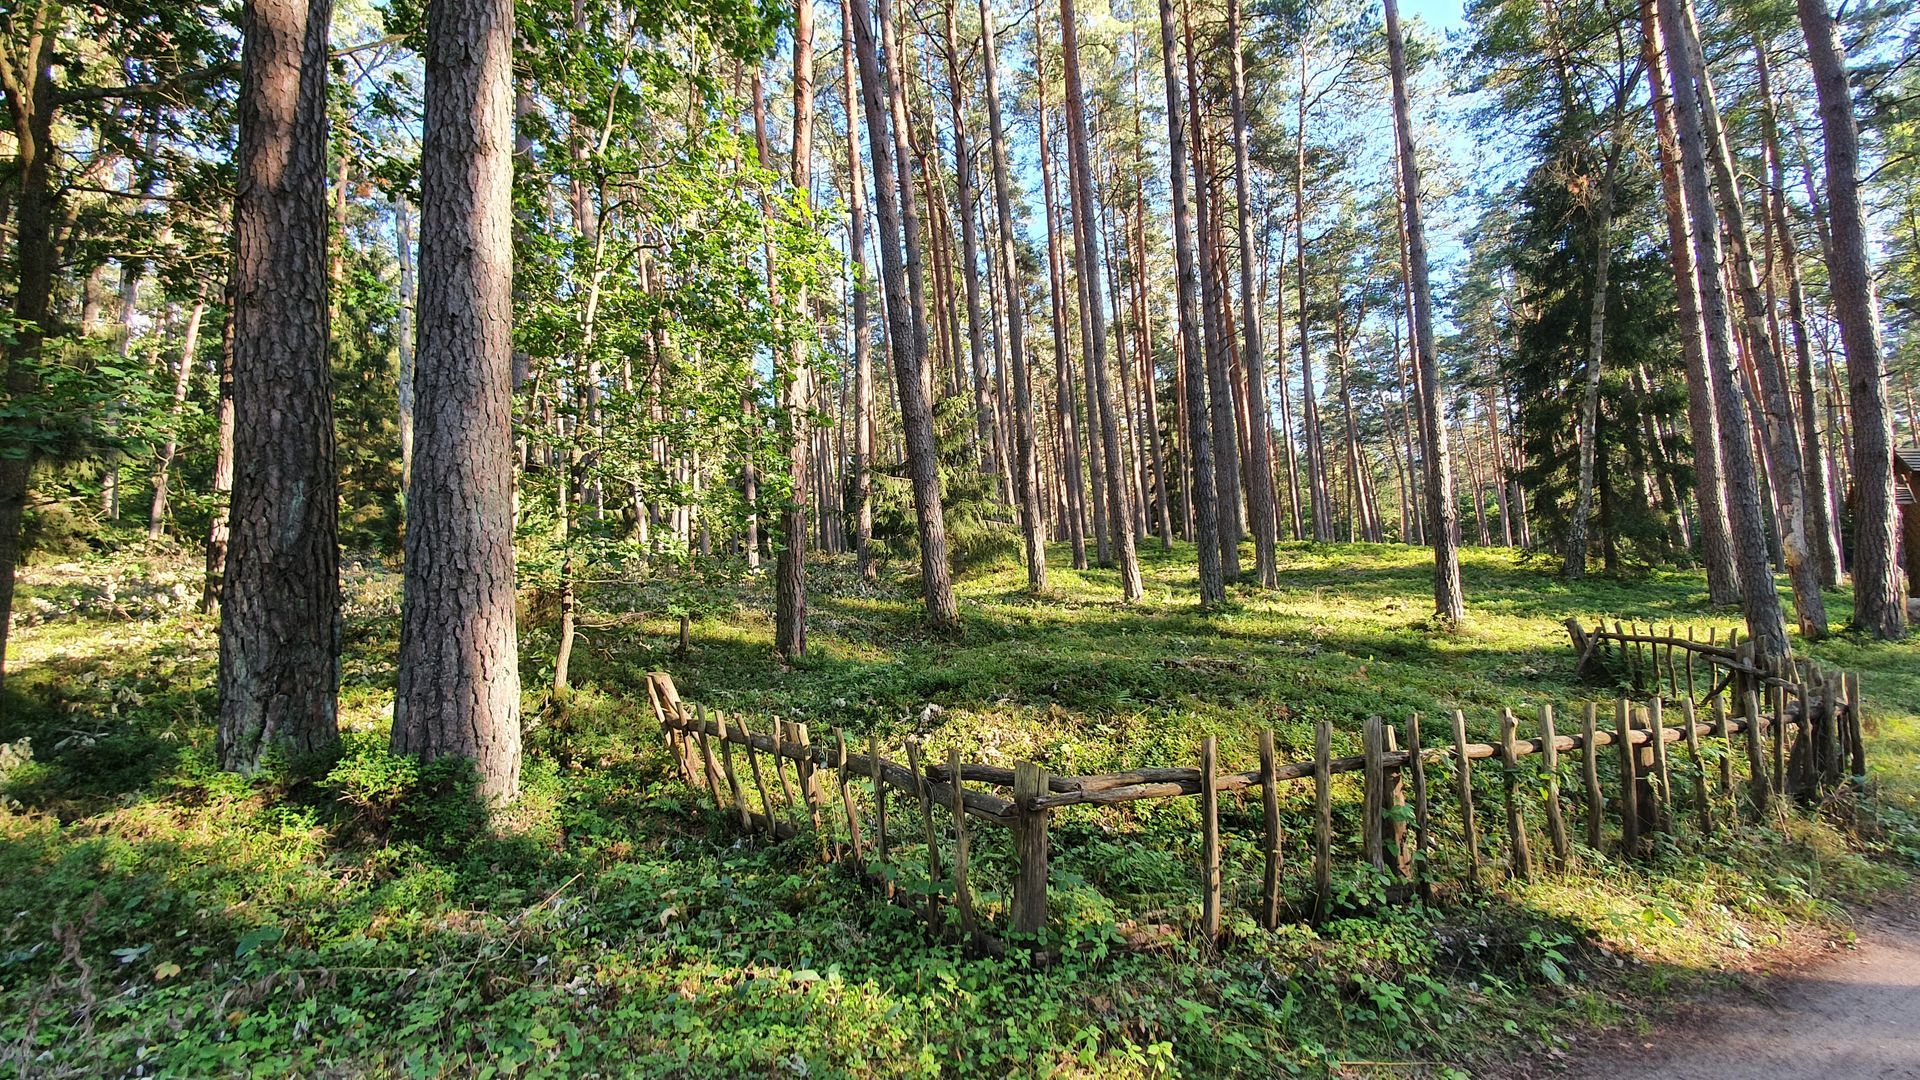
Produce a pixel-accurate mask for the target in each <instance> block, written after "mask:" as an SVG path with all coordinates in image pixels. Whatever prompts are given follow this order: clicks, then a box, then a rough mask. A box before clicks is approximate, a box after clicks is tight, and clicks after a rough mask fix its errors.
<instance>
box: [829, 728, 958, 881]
mask: <svg viewBox="0 0 1920 1080" xmlns="http://www.w3.org/2000/svg"><path fill="white" fill-rule="evenodd" d="M833 775H834V777H835V779H836V780H837V781H838V782H839V784H840V808H841V809H843V810H845V811H846V813H847V847H848V854H850V855H851V856H852V857H853V861H854V862H856V863H858V862H859V861H860V848H861V847H862V840H863V839H864V838H863V837H862V836H861V835H860V809H859V807H857V806H855V805H854V801H853V788H851V787H849V786H847V733H846V732H844V731H841V730H840V729H839V728H834V729H833ZM959 783H960V780H959V776H958V774H956V775H955V777H954V784H955V785H956V786H957V785H958V784H959Z"/></svg>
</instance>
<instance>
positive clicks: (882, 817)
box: [867, 734, 893, 893]
mask: <svg viewBox="0 0 1920 1080" xmlns="http://www.w3.org/2000/svg"><path fill="white" fill-rule="evenodd" d="M867 765H868V767H869V768H870V769H871V770H872V777H871V779H872V781H873V843H874V847H875V852H876V854H878V855H879V856H880V864H881V865H882V866H889V865H891V864H892V862H893V856H892V854H891V853H890V852H889V851H888V850H887V782H886V780H885V778H883V777H882V776H881V774H880V736H878V735H874V734H868V736H867ZM887 891H888V892H889V893H891V892H892V891H893V883H892V882H891V881H889V882H888V883H887Z"/></svg>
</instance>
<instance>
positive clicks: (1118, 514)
mask: <svg viewBox="0 0 1920 1080" xmlns="http://www.w3.org/2000/svg"><path fill="white" fill-rule="evenodd" d="M1060 39H1061V48H1062V66H1063V67H1064V68H1065V70H1066V83H1067V174H1068V177H1069V179H1070V180H1071V181H1072V183H1071V185H1070V194H1071V198H1072V205H1073V233H1074V245H1073V248H1074V255H1075V258H1076V261H1077V262H1078V263H1079V267H1078V269H1079V277H1080V280H1081V284H1082V290H1081V291H1082V293H1083V300H1084V302H1085V304H1086V307H1087V317H1088V320H1089V329H1090V333H1089V335H1088V341H1087V342H1086V343H1085V344H1086V346H1087V358H1088V362H1089V363H1090V364H1091V366H1092V368H1091V372H1090V382H1091V384H1092V385H1091V386H1090V387H1089V389H1090V390H1091V395H1090V397H1089V400H1092V401H1095V402H1096V403H1097V404H1098V410H1097V411H1098V413H1099V417H1098V423H1099V425H1100V450H1101V455H1102V457H1103V459H1104V460H1105V463H1106V470H1105V471H1106V489H1107V500H1106V502H1107V506H1106V509H1107V533H1108V538H1109V540H1110V541H1111V542H1112V544H1113V550H1114V555H1115V557H1116V559H1117V560H1118V562H1119V569H1120V594H1121V596H1122V597H1124V598H1125V599H1126V600H1127V601H1128V602H1132V601H1135V600H1138V599H1140V598H1141V597H1142V596H1143V595H1145V587H1144V584H1143V582H1142V581H1141V577H1140V555H1139V552H1138V550H1137V548H1136V547H1135V544H1134V533H1133V508H1132V501H1133V500H1132V493H1131V492H1129V491H1128V490H1127V489H1128V487H1129V486H1130V484H1129V482H1128V480H1127V467H1126V454H1125V450H1124V449H1123V447H1122V444H1121V442H1120V422H1119V418H1118V416H1117V412H1118V410H1117V409H1116V407H1115V405H1114V400H1113V383H1112V380H1111V379H1109V378H1108V375H1107V303H1106V287H1105V284H1104V282H1103V281H1102V273H1103V268H1102V267H1101V265H1100V226H1099V211H1098V210H1097V209H1096V204H1095V203H1094V200H1093V165H1092V162H1091V161H1090V160H1089V158H1090V157H1091V154H1092V140H1091V139H1090V138H1089V137H1088V133H1087V102H1086V95H1085V93H1084V92H1083V91H1082V89H1081V86H1080V54H1079V47H1080V46H1079V42H1080V34H1079V29H1078V27H1076V26H1075V19H1074V10H1073V0H1060ZM1094 422H1095V421H1094V418H1093V417H1091V416H1090V417H1088V423H1089V424H1091V423H1094Z"/></svg>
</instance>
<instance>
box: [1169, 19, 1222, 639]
mask: <svg viewBox="0 0 1920 1080" xmlns="http://www.w3.org/2000/svg"><path fill="white" fill-rule="evenodd" d="M1176 46H1177V42H1176V38H1175V36H1174V20H1173V0H1160V62H1161V66H1162V67H1163V69H1164V72H1165V76H1166V84H1167V151H1168V157H1169V159H1170V160H1171V163H1172V167H1171V168H1170V169H1169V170H1168V183H1169V191H1170V196H1171V201H1172V203H1173V252H1174V266H1175V272H1176V273H1177V274H1178V275H1179V279H1178V281H1177V283H1176V289H1175V292H1176V301H1177V303H1178V305H1179V312H1180V343H1181V366H1182V374H1183V379H1184V381H1185V384H1186V385H1185V386H1184V387H1183V388H1182V397H1183V399H1184V401H1183V404H1184V406H1185V411H1186V419H1187V432H1188V434H1187V445H1186V446H1185V447H1184V448H1183V449H1185V450H1186V452H1187V453H1186V456H1187V458H1188V461H1187V477H1186V483H1185V484H1184V485H1182V486H1183V487H1185V488H1187V490H1188V491H1189V492H1191V501H1192V503H1193V519H1194V528H1193V546H1194V553H1195V556H1196V558H1197V559H1198V561H1199V576H1200V606H1201V607H1203V608H1205V607H1212V606H1214V605H1216V604H1220V603H1222V602H1224V601H1225V600H1226V598H1227V589H1226V578H1225V575H1224V574H1223V573H1222V571H1221V565H1220V525H1219V517H1218V509H1217V507H1216V505H1215V502H1216V497H1215V491H1214V484H1213V436H1212V434H1211V433H1210V431H1209V428H1210V427H1211V421H1210V419H1209V418H1208V415H1207V376H1206V361H1205V359H1204V357H1203V354H1202V353H1201V346H1200V311H1199V308H1200V303H1199V296H1198V293H1199V291H1200V275H1199V271H1198V269H1197V268H1196V267H1195V265H1194V263H1195V257H1194V243H1193V216H1192V213H1193V212H1192V210H1191V209H1189V207H1188V205H1187V178H1186V168H1187V136H1186V123H1185V120H1186V109H1185V107H1184V105H1183V103H1182V101H1181V97H1182V94H1181V87H1180V77H1179V74H1178V72H1177V70H1176V68H1175V60H1174V56H1175V55H1176V54H1175V51H1174V50H1175V48H1176Z"/></svg>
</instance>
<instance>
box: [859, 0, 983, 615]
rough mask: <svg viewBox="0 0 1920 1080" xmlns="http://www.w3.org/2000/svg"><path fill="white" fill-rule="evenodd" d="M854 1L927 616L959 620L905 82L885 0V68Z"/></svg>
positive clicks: (862, 4) (868, 20)
mask: <svg viewBox="0 0 1920 1080" xmlns="http://www.w3.org/2000/svg"><path fill="white" fill-rule="evenodd" d="M847 3H848V4H849V5H851V6H852V9H853V34H854V54H855V56H856V57H857V58H858V60H859V64H860V97H861V103H862V105H863V106H864V107H865V110H866V116H867V143H868V150H869V152H870V154H871V156H872V159H873V171H874V203H875V207H874V209H875V212H876V214H875V216H876V217H878V219H879V225H880V263H881V276H882V279H883V280H884V282H885V286H886V294H887V321H888V324H889V331H888V340H887V345H888V348H889V349H890V350H891V352H892V354H893V367H894V383H895V390H896V392H897V393H898V396H899V398H900V420H901V427H902V428H903V429H904V434H905V436H906V449H907V470H908V472H909V474H910V475H911V478H912V484H913V506H914V514H915V518H916V524H917V526H918V532H919V538H920V572H921V577H922V585H923V588H924V590H925V596H926V606H927V618H928V621H930V622H931V623H933V624H934V625H935V626H936V627H950V626H953V625H955V624H956V623H958V622H959V619H960V610H959V607H958V605H957V604H956V603H955V601H954V596H953V578H952V573H951V571H949V570H948V568H947V525H946V517H945V514H944V511H943V508H942V503H941V495H940V468H939V459H938V457H937V449H936V447H935V443H934V435H933V395H932V388H931V387H930V386H929V385H928V383H927V371H926V355H927V328H926V319H925V315H924V312H925V307H924V306H923V304H922V301H921V299H920V290H919V289H918V288H916V287H915V284H914V282H915V280H916V279H917V278H918V277H919V273H920V270H919V260H920V240H919V235H918V233H919V229H920V222H919V217H918V214H917V212H916V211H915V210H914V208H913V185H912V175H911V172H910V169H911V166H909V165H908V164H907V163H906V162H904V161H901V160H899V156H900V152H901V151H902V150H904V149H905V147H906V134H905V132H904V131H903V130H901V125H902V124H904V122H905V120H906V100H905V95H906V88H905V86H904V84H903V83H902V81H901V80H902V78H903V75H902V73H901V72H900V71H899V69H898V67H897V66H896V64H895V60H896V59H897V52H896V50H895V48H894V47H893V42H892V38H893V29H892V26H891V24H890V22H889V14H888V8H889V4H888V0H880V3H879V5H878V6H879V12H878V15H879V23H880V29H881V33H882V35H883V36H884V39H885V40H886V42H887V46H888V47H887V50H886V52H887V55H886V58H885V59H886V72H885V74H884V76H883V74H882V69H881V62H882V58H881V55H880V48H879V46H878V43H877V42H876V41H875V40H874V37H875V35H874V22H875V18H874V14H875V13H874V11H873V10H872V8H871V7H870V6H869V4H868V3H867V0H847Z"/></svg>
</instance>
